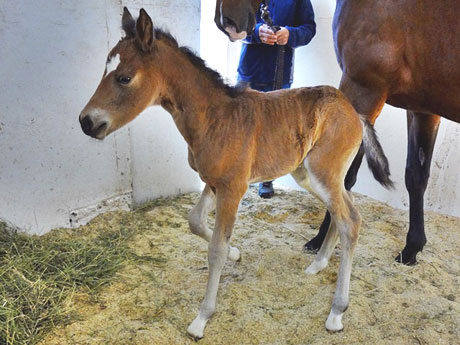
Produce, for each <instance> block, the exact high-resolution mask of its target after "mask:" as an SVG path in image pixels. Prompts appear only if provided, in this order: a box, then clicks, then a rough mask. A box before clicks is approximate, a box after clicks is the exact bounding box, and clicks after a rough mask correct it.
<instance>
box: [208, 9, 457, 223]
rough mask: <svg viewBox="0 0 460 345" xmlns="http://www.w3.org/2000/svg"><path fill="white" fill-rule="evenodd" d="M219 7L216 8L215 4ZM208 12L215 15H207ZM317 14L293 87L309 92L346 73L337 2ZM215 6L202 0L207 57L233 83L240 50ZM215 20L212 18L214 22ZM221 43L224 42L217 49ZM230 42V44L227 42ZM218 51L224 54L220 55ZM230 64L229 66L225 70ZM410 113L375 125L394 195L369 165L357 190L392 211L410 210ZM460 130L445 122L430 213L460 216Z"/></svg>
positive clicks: (387, 111) (391, 113)
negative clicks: (340, 57)
mask: <svg viewBox="0 0 460 345" xmlns="http://www.w3.org/2000/svg"><path fill="white" fill-rule="evenodd" d="M213 3H214V2H213ZM205 4H207V7H210V8H212V9H209V8H208V9H205ZM312 4H313V7H314V10H315V14H316V23H317V35H316V36H315V38H314V39H313V41H312V42H311V43H310V44H309V45H308V46H307V47H302V48H298V49H297V50H296V56H295V72H294V85H293V87H299V86H310V85H321V84H328V85H333V86H336V87H337V86H338V85H339V81H340V77H341V71H340V69H339V66H338V64H337V60H336V57H335V53H334V48H333V41H332V17H333V13H334V10H335V4H336V1H335V0H312ZM213 6H214V5H213V4H212V5H211V4H209V3H207V2H206V1H205V0H203V12H204V11H208V13H207V17H205V14H203V19H202V28H205V29H206V34H204V33H202V43H201V44H202V52H203V54H204V56H205V58H206V59H207V60H208V61H209V62H210V64H211V65H212V66H214V67H215V68H217V69H219V70H220V71H221V72H222V73H223V74H225V75H227V76H228V77H229V78H230V79H232V80H234V77H235V73H236V63H237V59H238V53H239V49H240V45H239V44H238V43H225V44H226V46H223V44H224V43H222V42H221V41H222V40H225V39H226V36H225V35H224V34H222V33H220V32H218V30H217V29H216V28H215V27H214V25H213V23H212V19H213V14H212V13H211V12H212V10H213ZM211 17H212V18H211ZM216 40H219V42H217V43H215V41H216ZM227 41H228V40H227ZM215 45H217V47H219V49H215ZM223 61H227V64H223ZM406 127H407V126H406V115H405V111H404V110H401V109H397V108H394V107H391V106H385V107H384V109H383V112H382V114H381V116H380V117H379V119H378V120H377V123H376V129H377V132H378V134H379V137H380V141H381V143H382V145H383V148H384V150H385V153H386V155H387V156H388V158H389V161H390V167H391V172H392V177H393V180H394V181H395V183H396V190H395V191H391V192H389V191H387V190H385V189H383V188H382V187H381V186H380V185H379V184H378V183H377V182H376V181H375V180H374V178H373V176H372V174H371V173H370V172H369V170H368V168H367V166H366V163H364V164H363V167H362V168H361V170H360V172H359V175H358V182H357V184H356V186H355V187H354V190H355V191H357V192H360V193H363V194H366V195H369V196H371V197H373V198H376V199H378V200H381V201H384V202H387V203H389V204H390V205H392V206H394V207H397V208H403V209H406V208H407V207H408V196H407V192H406V188H405V185H404V172H405V162H406V151H407V147H406V146H407V133H406V130H407V129H406ZM459 148H460V125H458V124H455V123H452V122H450V121H448V120H442V124H441V127H440V130H439V134H438V139H437V144H436V146H435V152H434V158H433V162H432V173H431V179H430V182H429V184H428V189H427V191H426V195H425V196H426V208H427V209H429V210H433V211H437V212H441V213H445V214H450V215H456V216H460V179H459V178H458V174H459V172H460V154H459V152H460V151H459ZM277 183H279V184H280V185H284V186H288V187H292V188H299V187H298V186H297V184H296V183H295V182H294V180H293V179H292V178H291V177H290V176H288V177H284V178H281V179H279V180H277Z"/></svg>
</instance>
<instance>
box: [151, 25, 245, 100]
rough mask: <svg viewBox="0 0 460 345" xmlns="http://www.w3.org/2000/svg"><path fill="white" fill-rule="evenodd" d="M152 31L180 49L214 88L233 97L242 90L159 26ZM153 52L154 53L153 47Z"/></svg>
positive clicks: (157, 36) (158, 38)
mask: <svg viewBox="0 0 460 345" xmlns="http://www.w3.org/2000/svg"><path fill="white" fill-rule="evenodd" d="M154 33H155V38H156V39H157V40H163V41H164V42H166V43H167V44H168V45H169V46H171V47H173V48H176V49H177V50H178V51H180V52H181V53H182V54H183V55H184V56H185V57H186V58H187V59H188V60H189V61H190V62H191V63H192V65H193V66H195V67H197V68H198V69H199V71H200V72H201V73H202V74H203V75H205V76H207V77H208V78H209V79H210V80H211V81H212V83H213V84H214V85H215V87H216V88H219V89H222V90H224V91H225V93H226V94H227V95H228V96H230V97H232V98H235V97H237V96H238V95H240V94H241V93H243V92H244V89H243V88H242V87H239V86H232V85H229V84H227V82H226V81H225V80H224V78H222V76H221V75H220V74H219V73H218V72H217V71H215V70H213V69H211V68H209V67H208V66H207V65H206V62H205V61H204V60H203V59H202V58H200V57H199V56H198V55H196V54H195V52H193V51H192V50H191V49H190V48H189V47H186V46H182V47H181V46H179V43H178V42H177V40H176V39H175V38H174V36H172V35H171V34H170V33H169V32H167V31H164V30H162V29H160V28H154ZM153 53H155V48H154V51H153Z"/></svg>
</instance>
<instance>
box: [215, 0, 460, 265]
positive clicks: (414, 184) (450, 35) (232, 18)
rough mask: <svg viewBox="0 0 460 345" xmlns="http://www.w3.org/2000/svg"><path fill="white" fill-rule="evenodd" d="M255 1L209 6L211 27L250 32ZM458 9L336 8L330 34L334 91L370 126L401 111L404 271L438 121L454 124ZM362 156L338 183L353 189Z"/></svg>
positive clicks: (376, 4) (350, 4)
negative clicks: (336, 69)
mask: <svg viewBox="0 0 460 345" xmlns="http://www.w3.org/2000/svg"><path fill="white" fill-rule="evenodd" d="M260 2H261V1H260V0H217V6H216V18H215V21H216V24H217V26H218V27H219V28H220V29H221V30H222V31H224V32H225V33H226V34H227V35H229V36H231V34H232V33H233V32H237V33H240V35H241V32H245V31H247V32H249V33H250V32H251V31H252V29H253V28H252V19H251V18H253V17H252V16H253V13H254V12H255V11H256V10H258V8H259V6H260ZM459 13H460V1H458V0H445V1H438V0H424V1H417V0H400V1H391V0H337V6H336V10H335V14H334V23H333V32H334V43H335V49H336V54H337V59H338V62H339V64H340V67H341V69H342V71H343V75H342V79H341V82H340V90H341V91H342V92H344V93H345V94H346V95H347V96H348V98H349V99H350V101H351V102H352V104H353V105H354V107H355V109H356V110H357V111H358V112H359V113H361V114H364V115H365V116H366V117H367V119H368V121H369V122H370V123H374V122H375V120H376V118H377V117H378V116H379V114H380V112H381V110H382V107H383V105H384V103H388V104H391V105H393V106H396V107H400V108H404V109H407V124H408V152H407V162H406V187H407V190H408V192H409V201H410V212H409V215H410V225H409V232H408V234H407V242H406V246H405V248H404V249H403V251H402V252H401V254H400V255H398V256H397V258H396V259H397V260H398V261H402V262H403V263H406V264H413V263H415V262H416V256H417V253H418V252H419V251H421V250H422V249H423V246H424V245H425V243H426V237H425V230H424V218H423V195H424V193H425V189H426V186H427V183H428V177H429V174H430V164H431V157H432V153H433V147H434V143H435V140H436V135H437V131H438V127H439V122H440V117H445V118H447V119H450V120H452V121H455V122H460V96H459V95H460V20H459V17H458V16H459ZM362 155H363V152H362V150H360V152H359V153H358V155H357V156H356V158H355V160H354V162H353V164H352V166H351V168H350V170H349V171H348V174H347V176H346V179H345V186H346V188H347V189H350V188H351V187H352V186H353V185H354V184H355V182H356V175H357V172H358V169H359V167H360V165H361V160H362ZM329 221H330V217H329V215H328V214H327V215H326V218H325V219H324V222H323V224H322V225H321V228H320V231H319V233H318V235H317V236H316V237H315V238H314V239H312V240H311V241H310V242H308V243H307V244H306V248H308V249H318V248H319V247H320V246H321V244H322V242H323V239H324V237H325V235H326V233H327V229H328V227H329Z"/></svg>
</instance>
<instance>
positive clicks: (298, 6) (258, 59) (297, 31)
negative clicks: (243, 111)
mask: <svg viewBox="0 0 460 345" xmlns="http://www.w3.org/2000/svg"><path fill="white" fill-rule="evenodd" d="M268 10H269V12H270V16H271V18H272V20H273V25H276V26H279V27H280V29H279V30H278V31H276V32H273V31H272V30H271V29H270V28H269V27H268V26H267V25H266V24H264V21H263V20H262V18H261V13H260V11H259V12H258V13H257V15H256V19H257V24H256V27H255V30H254V33H253V34H252V35H251V36H248V37H247V38H246V39H245V40H244V41H243V46H242V48H241V56H240V62H239V65H238V82H240V83H241V82H243V83H247V84H249V85H250V86H251V88H253V89H255V90H259V91H264V92H266V91H272V90H273V86H274V79H275V71H276V65H277V55H278V47H277V46H285V47H284V72H283V81H282V86H281V87H282V88H283V89H288V88H290V87H291V84H292V81H293V79H292V76H293V69H294V68H293V67H294V66H293V65H294V49H295V48H297V47H300V46H304V45H307V44H308V43H309V42H310V41H311V39H312V38H313V36H315V33H316V23H315V15H314V12H313V7H312V5H311V2H310V0H271V1H269V3H268ZM272 182H273V181H268V182H263V183H261V184H260V185H259V195H260V196H261V197H262V198H271V197H272V196H273V195H274V190H273V183H272Z"/></svg>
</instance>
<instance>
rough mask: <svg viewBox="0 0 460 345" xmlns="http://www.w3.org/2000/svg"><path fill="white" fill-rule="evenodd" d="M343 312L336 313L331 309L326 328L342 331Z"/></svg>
mask: <svg viewBox="0 0 460 345" xmlns="http://www.w3.org/2000/svg"><path fill="white" fill-rule="evenodd" d="M342 316H343V313H342V314H335V313H333V312H332V311H331V313H330V314H329V316H328V317H327V320H326V329H327V330H328V331H329V332H340V331H342V330H343V324H342Z"/></svg>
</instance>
